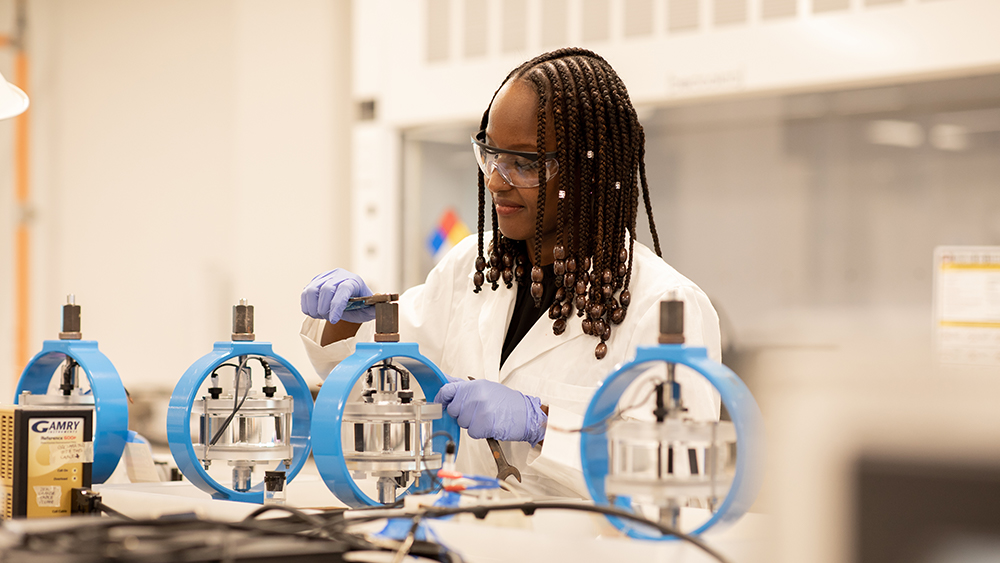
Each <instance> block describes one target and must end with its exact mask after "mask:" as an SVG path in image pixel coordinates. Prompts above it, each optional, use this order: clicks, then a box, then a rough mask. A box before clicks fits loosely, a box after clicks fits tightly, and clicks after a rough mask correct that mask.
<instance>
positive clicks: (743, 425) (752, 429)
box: [580, 344, 765, 540]
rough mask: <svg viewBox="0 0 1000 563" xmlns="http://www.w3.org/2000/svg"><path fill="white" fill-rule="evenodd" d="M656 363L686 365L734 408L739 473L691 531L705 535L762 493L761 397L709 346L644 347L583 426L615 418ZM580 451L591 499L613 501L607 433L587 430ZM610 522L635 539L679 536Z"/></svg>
mask: <svg viewBox="0 0 1000 563" xmlns="http://www.w3.org/2000/svg"><path fill="white" fill-rule="evenodd" d="M654 362H656V363H663V362H668V363H674V364H678V365H684V366H687V367H689V368H691V369H693V370H694V371H696V372H698V373H699V374H701V375H703V376H704V377H705V378H706V379H708V381H709V383H711V384H712V386H713V387H715V389H716V390H718V392H719V395H720V396H721V398H722V404H723V405H725V407H726V410H727V411H728V412H729V416H730V418H731V419H732V421H733V426H734V427H735V429H736V475H735V477H734V478H733V483H732V485H731V487H730V489H729V493H728V494H727V495H726V498H725V500H723V502H722V504H721V505H720V506H719V510H718V511H716V512H715V514H713V515H712V517H711V518H710V519H709V520H708V521H707V522H705V523H704V524H703V525H702V526H700V527H699V528H697V529H696V530H694V531H693V532H691V534H694V535H697V534H701V533H702V532H704V531H706V530H708V529H709V528H712V527H713V526H717V525H718V526H721V527H726V526H728V525H731V524H732V523H733V522H735V521H736V520H738V519H739V518H740V517H741V516H743V514H745V513H746V512H747V510H749V509H750V506H751V505H752V504H753V502H754V500H755V499H756V498H757V494H758V493H759V492H760V487H761V483H762V481H763V478H764V455H765V454H764V424H763V419H762V417H761V414H760V409H759V408H758V406H757V401H755V400H754V398H753V395H751V394H750V390H749V389H747V386H746V384H744V383H743V381H742V380H741V379H740V378H739V377H738V376H737V375H736V374H735V373H733V371H732V370H730V369H729V368H727V367H726V366H724V365H722V364H720V363H718V362H716V361H714V360H711V359H709V357H708V352H707V350H706V349H705V348H703V347H697V346H685V345H682V344H664V345H660V346H643V347H640V348H639V349H638V350H636V355H635V359H634V360H632V361H631V362H628V363H626V364H624V365H622V366H621V367H619V368H618V369H617V370H616V371H615V372H614V373H612V374H611V375H610V376H608V378H607V379H605V380H604V381H603V382H602V383H601V385H600V387H599V388H598V389H597V392H596V393H595V394H594V397H593V399H591V401H590V405H589V406H588V407H587V412H586V414H585V415H584V419H583V425H584V427H590V426H597V425H601V424H602V423H603V421H605V420H607V419H608V418H609V417H611V416H612V415H613V414H614V412H615V409H616V408H617V407H618V400H619V399H620V398H621V396H622V394H623V393H624V392H625V389H627V388H628V386H629V385H630V384H632V382H633V381H635V379H636V378H637V377H638V376H639V375H641V374H642V373H643V372H644V371H645V370H646V369H648V368H649V367H651V366H650V364H651V363H654ZM580 454H581V456H582V463H583V477H584V480H585V481H586V483H587V489H588V490H589V492H590V496H591V498H593V499H594V502H595V503H597V504H604V505H607V504H609V502H608V496H607V494H606V493H605V487H604V479H605V477H606V476H607V474H608V439H607V434H606V433H605V432H602V433H587V432H584V433H582V434H581V438H580ZM615 506H616V507H617V508H622V509H625V510H632V507H631V500H630V499H629V498H628V497H618V498H617V499H616V501H615ZM608 520H610V521H611V523H612V524H614V525H615V527H617V528H618V529H619V530H622V531H624V532H625V533H626V534H628V535H629V536H630V537H633V538H638V539H652V540H664V539H674V536H664V535H662V534H660V533H659V532H656V531H655V530H653V529H652V528H649V527H640V526H637V525H634V524H632V523H630V522H627V521H624V520H622V519H621V518H618V517H616V516H608Z"/></svg>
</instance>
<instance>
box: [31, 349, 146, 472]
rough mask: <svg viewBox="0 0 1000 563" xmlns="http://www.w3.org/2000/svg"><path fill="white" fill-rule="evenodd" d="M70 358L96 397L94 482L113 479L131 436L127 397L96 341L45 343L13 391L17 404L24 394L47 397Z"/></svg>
mask: <svg viewBox="0 0 1000 563" xmlns="http://www.w3.org/2000/svg"><path fill="white" fill-rule="evenodd" d="M67 357H69V358H73V360H75V361H76V363H77V364H79V366H80V368H82V369H83V372H84V373H85V374H87V380H88V381H89V382H90V391H91V394H92V395H93V396H94V464H93V465H92V466H91V479H92V481H93V482H94V483H95V484H99V483H103V482H105V481H107V480H108V477H111V474H112V473H114V471H115V468H116V467H118V462H119V461H120V460H121V457H122V451H124V449H125V441H126V439H127V437H128V396H127V395H126V394H125V387H124V386H123V385H122V380H121V378H120V377H118V372H117V371H116V370H115V366H113V365H112V364H111V360H109V359H108V357H107V356H105V355H104V354H103V353H102V352H101V351H100V350H98V349H97V341H96V340H46V341H44V342H43V343H42V351H41V352H39V353H38V354H36V355H35V357H34V358H32V359H31V361H30V362H28V365H27V366H25V368H24V371H23V372H22V373H21V379H20V380H18V382H17V390H16V391H15V392H14V393H15V395H14V403H15V404H17V402H18V400H19V399H20V397H21V392H23V391H30V392H31V394H32V395H45V394H46V393H47V392H48V390H49V382H50V381H51V380H52V376H53V374H55V371H56V369H58V368H59V364H61V363H62V362H63V360H65V359H66V358H67Z"/></svg>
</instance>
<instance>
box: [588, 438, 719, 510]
mask: <svg viewBox="0 0 1000 563" xmlns="http://www.w3.org/2000/svg"><path fill="white" fill-rule="evenodd" d="M735 446H736V431H735V428H734V427H733V425H732V423H731V422H726V421H723V422H697V421H691V420H678V419H668V420H666V421H664V422H654V421H636V420H632V421H626V422H621V423H618V424H616V425H614V426H613V427H612V428H611V429H610V430H609V431H608V455H609V459H608V463H609V466H608V475H607V478H606V480H605V487H606V489H607V493H608V494H610V495H619V496H624V495H628V496H641V497H644V498H651V499H665V498H678V499H690V498H699V499H705V500H706V501H707V502H708V504H710V505H711V504H714V503H715V500H716V499H718V498H720V497H722V496H725V494H726V493H727V492H728V490H729V487H730V485H731V484H732V480H733V477H734V476H735V474H736V456H735V452H736V448H735Z"/></svg>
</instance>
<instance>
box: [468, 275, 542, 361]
mask: <svg viewBox="0 0 1000 563" xmlns="http://www.w3.org/2000/svg"><path fill="white" fill-rule="evenodd" d="M481 293H483V294H485V296H484V297H485V303H483V308H482V309H481V310H480V311H479V338H480V339H481V340H482V346H483V373H484V374H485V375H486V379H488V380H490V381H500V353H501V352H502V351H503V339H504V335H505V334H506V330H507V325H508V324H509V323H510V317H511V316H512V315H513V314H514V299H515V297H517V287H516V286H513V287H511V288H510V289H507V286H506V285H504V284H503V283H501V284H500V287H498V288H497V289H496V291H494V290H493V289H492V288H491V287H490V285H489V282H486V283H485V284H483V290H482V292H481ZM534 328H535V327H532V330H534ZM508 361H509V360H508Z"/></svg>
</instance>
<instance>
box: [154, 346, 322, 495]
mask: <svg viewBox="0 0 1000 563" xmlns="http://www.w3.org/2000/svg"><path fill="white" fill-rule="evenodd" d="M237 356H261V357H263V358H264V359H265V360H267V361H268V363H269V364H270V365H271V369H272V371H273V373H274V374H275V375H277V376H278V379H279V380H280V381H281V384H282V385H283V386H284V387H285V392H286V393H288V395H289V396H291V397H292V401H293V406H292V408H293V411H292V432H291V443H292V465H291V467H290V469H289V470H288V472H287V477H286V480H287V481H288V482H291V481H292V479H294V478H295V476H296V475H297V474H298V472H299V470H301V469H302V466H303V465H304V464H305V462H306V459H307V458H308V457H309V447H310V444H309V442H310V440H309V421H310V418H311V416H312V412H313V401H312V394H311V393H310V392H309V386H308V385H307V384H306V381H305V380H304V379H302V376H301V375H300V374H299V372H298V371H296V369H295V368H294V367H293V366H292V364H290V363H289V362H288V361H287V360H285V359H284V358H282V357H281V356H278V355H277V354H275V353H274V352H273V351H272V350H271V344H270V343H269V342H252V341H233V342H216V343H215V346H214V347H213V348H212V351H211V352H210V353H208V354H205V355H204V356H202V357H201V358H200V359H199V360H198V361H196V362H195V363H194V364H192V365H191V367H189V368H188V370H187V371H186V372H184V375H183V376H181V379H180V381H178V382H177V386H176V387H175V388H174V393H173V395H171V396H170V405H169V407H168V408H167V441H168V442H169V443H170V453H171V454H172V455H173V456H174V461H175V462H177V467H178V468H179V469H180V470H181V473H183V474H184V476H185V477H187V478H188V480H190V481H191V482H192V483H194V484H195V486H197V487H198V488H199V489H201V490H203V491H205V492H207V493H209V494H211V495H212V498H215V499H221V500H233V501H240V502H252V503H258V504H261V503H263V502H264V482H263V481H261V482H260V483H257V484H255V485H254V486H253V487H251V489H250V490H249V491H246V492H239V491H235V490H233V489H230V488H228V487H225V486H223V485H222V484H220V483H219V482H218V481H216V480H215V479H213V478H212V477H211V476H210V475H209V474H208V472H207V471H205V468H204V467H202V464H201V462H200V461H199V460H198V456H197V455H196V454H195V451H194V444H193V443H192V442H191V409H192V407H193V405H194V401H195V399H197V398H198V392H199V390H200V389H201V385H202V383H203V382H204V381H205V379H206V378H208V377H209V376H210V375H211V374H212V372H213V371H214V370H215V369H216V368H217V367H219V366H220V365H222V364H223V363H224V362H225V361H226V360H229V359H231V358H235V357H237ZM277 463H278V464H281V462H280V461H279V462H277Z"/></svg>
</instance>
